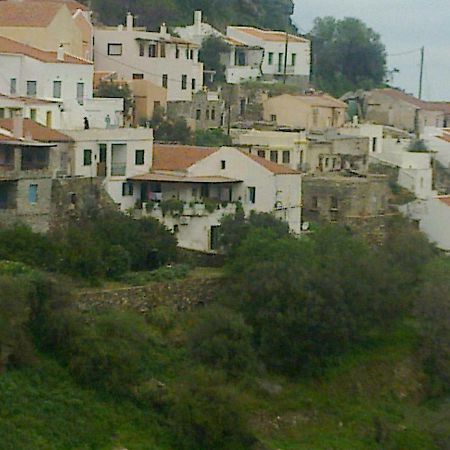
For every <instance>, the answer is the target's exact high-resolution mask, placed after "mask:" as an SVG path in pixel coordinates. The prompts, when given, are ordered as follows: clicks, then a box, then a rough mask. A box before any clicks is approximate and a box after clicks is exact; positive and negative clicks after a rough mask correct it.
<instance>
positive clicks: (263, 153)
mask: <svg viewBox="0 0 450 450" xmlns="http://www.w3.org/2000/svg"><path fill="white" fill-rule="evenodd" d="M258 156H260V157H261V158H265V157H266V151H265V150H258Z"/></svg>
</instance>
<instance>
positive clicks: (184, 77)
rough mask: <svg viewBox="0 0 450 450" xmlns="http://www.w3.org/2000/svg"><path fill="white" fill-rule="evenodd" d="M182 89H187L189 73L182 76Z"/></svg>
mask: <svg viewBox="0 0 450 450" xmlns="http://www.w3.org/2000/svg"><path fill="white" fill-rule="evenodd" d="M181 89H182V90H183V91H185V90H186V89H187V75H182V76H181Z"/></svg>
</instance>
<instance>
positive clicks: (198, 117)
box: [195, 109, 202, 120]
mask: <svg viewBox="0 0 450 450" xmlns="http://www.w3.org/2000/svg"><path fill="white" fill-rule="evenodd" d="M201 118H202V110H201V109H197V111H195V120H201Z"/></svg>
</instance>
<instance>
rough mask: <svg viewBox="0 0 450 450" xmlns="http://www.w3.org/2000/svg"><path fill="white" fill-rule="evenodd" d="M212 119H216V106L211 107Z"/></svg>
mask: <svg viewBox="0 0 450 450" xmlns="http://www.w3.org/2000/svg"><path fill="white" fill-rule="evenodd" d="M211 120H216V110H215V109H214V108H213V109H211Z"/></svg>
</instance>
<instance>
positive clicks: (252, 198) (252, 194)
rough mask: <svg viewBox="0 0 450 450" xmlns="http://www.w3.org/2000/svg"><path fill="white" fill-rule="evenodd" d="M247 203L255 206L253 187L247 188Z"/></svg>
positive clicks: (254, 190) (254, 189)
mask: <svg viewBox="0 0 450 450" xmlns="http://www.w3.org/2000/svg"><path fill="white" fill-rule="evenodd" d="M248 201H249V202H250V203H253V204H255V202H256V188H255V187H249V188H248Z"/></svg>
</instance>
